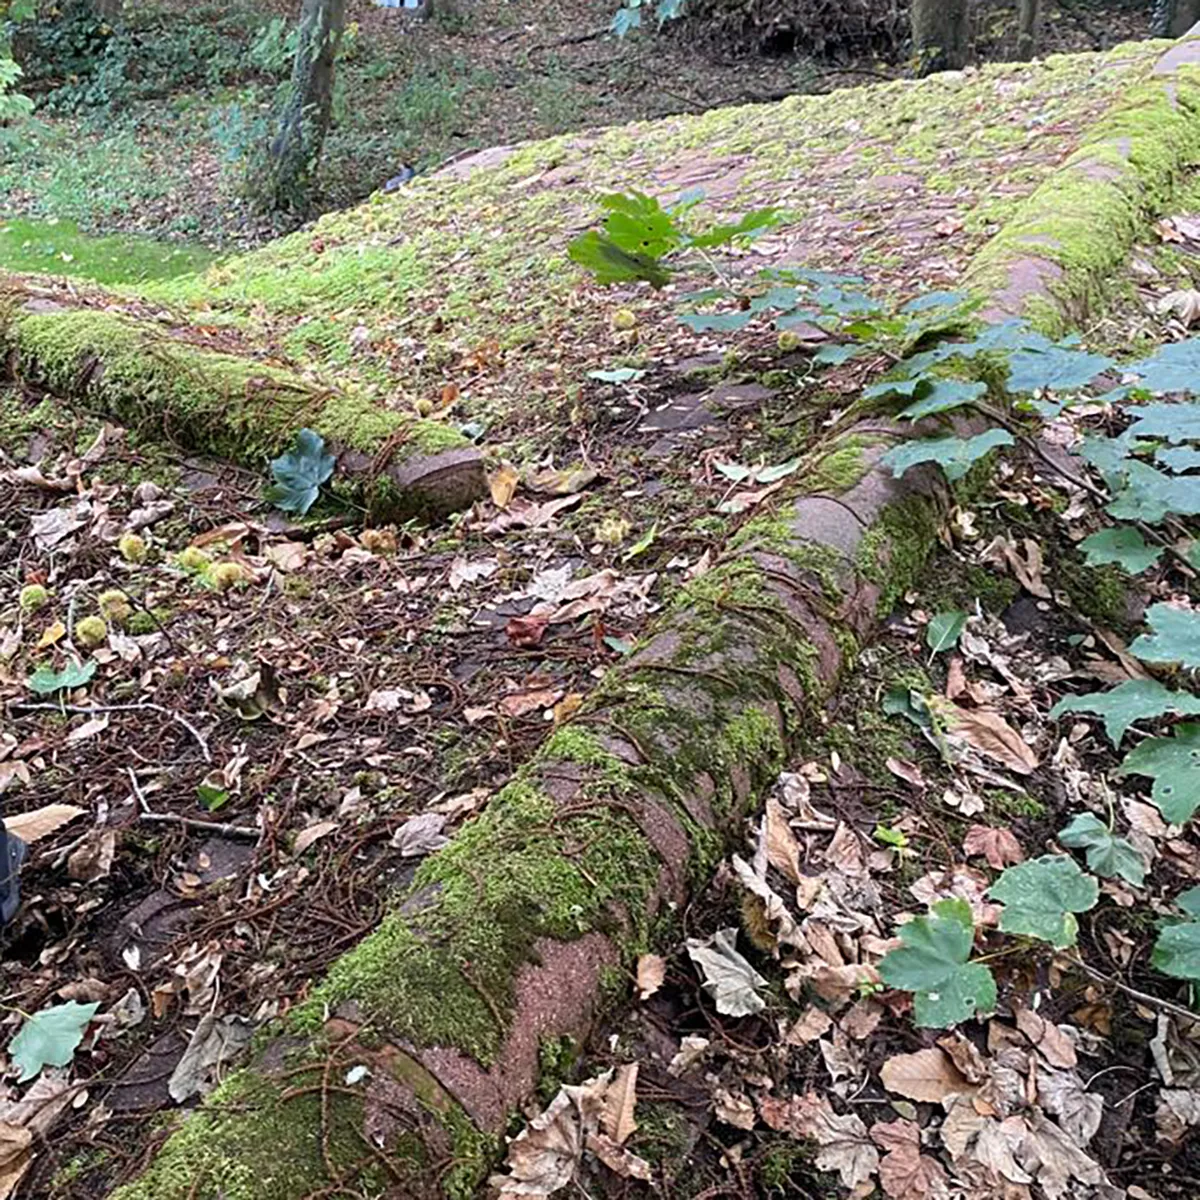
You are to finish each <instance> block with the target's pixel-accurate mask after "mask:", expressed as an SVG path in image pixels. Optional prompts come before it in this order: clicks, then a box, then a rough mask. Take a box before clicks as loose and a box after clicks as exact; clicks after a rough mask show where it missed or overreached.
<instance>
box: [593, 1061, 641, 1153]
mask: <svg viewBox="0 0 1200 1200" xmlns="http://www.w3.org/2000/svg"><path fill="white" fill-rule="evenodd" d="M637 1077H638V1065H637V1063H626V1064H625V1065H624V1066H622V1067H618V1068H617V1070H616V1073H615V1074H614V1075H613V1079H612V1082H611V1083H610V1084H609V1085H608V1087H607V1088H606V1089H605V1092H604V1107H603V1108H602V1109H601V1111H600V1130H601V1132H602V1133H604V1134H605V1136H607V1137H610V1138H612V1140H613V1141H614V1142H615V1143H616V1144H617V1145H618V1146H621V1145H624V1144H625V1142H627V1141H628V1140H629V1137H630V1135H631V1134H633V1133H634V1132H635V1131H636V1130H637V1122H636V1121H635V1120H634V1119H633V1110H634V1108H635V1107H636V1106H637Z"/></svg>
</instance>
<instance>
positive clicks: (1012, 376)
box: [1005, 345, 1115, 395]
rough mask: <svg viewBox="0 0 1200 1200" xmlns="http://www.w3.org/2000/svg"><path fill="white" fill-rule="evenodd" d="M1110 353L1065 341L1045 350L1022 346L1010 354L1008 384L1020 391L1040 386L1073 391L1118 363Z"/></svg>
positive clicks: (1011, 388)
mask: <svg viewBox="0 0 1200 1200" xmlns="http://www.w3.org/2000/svg"><path fill="white" fill-rule="evenodd" d="M1114 365H1115V364H1114V362H1113V360H1112V359H1111V358H1109V357H1108V355H1106V354H1089V353H1088V352H1087V351H1086V350H1072V349H1068V348H1066V347H1064V346H1061V345H1056V346H1050V347H1049V348H1047V349H1045V350H1031V349H1023V350H1018V351H1017V352H1016V353H1015V354H1012V355H1010V356H1009V360H1008V379H1007V381H1006V383H1005V387H1006V388H1007V389H1008V390H1009V391H1010V392H1011V393H1013V395H1017V394H1019V393H1021V392H1032V391H1035V390H1036V389H1037V388H1053V389H1054V391H1056V392H1073V391H1077V390H1078V389H1079V388H1082V387H1086V386H1087V385H1088V384H1089V383H1091V382H1092V380H1093V379H1095V378H1096V376H1097V375H1099V374H1100V373H1101V372H1102V371H1107V370H1108V368H1109V367H1111V366H1114Z"/></svg>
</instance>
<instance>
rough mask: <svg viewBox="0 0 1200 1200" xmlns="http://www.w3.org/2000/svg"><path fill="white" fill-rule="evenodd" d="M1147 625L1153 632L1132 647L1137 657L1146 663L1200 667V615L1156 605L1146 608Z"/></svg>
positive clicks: (1130, 648) (1132, 651)
mask: <svg viewBox="0 0 1200 1200" xmlns="http://www.w3.org/2000/svg"><path fill="white" fill-rule="evenodd" d="M1146 624H1147V625H1149V626H1150V628H1151V630H1152V632H1151V633H1144V634H1142V636H1141V637H1140V638H1137V639H1136V640H1135V641H1134V643H1133V645H1132V646H1130V647H1129V652H1130V653H1131V654H1132V655H1134V657H1136V658H1140V659H1141V660H1142V662H1149V663H1180V664H1181V665H1183V666H1185V667H1188V668H1191V669H1195V668H1196V667H1200V613H1195V612H1193V611H1192V610H1191V609H1190V608H1180V607H1179V606H1178V605H1175V604H1152V605H1151V606H1150V607H1149V608H1148V609H1146Z"/></svg>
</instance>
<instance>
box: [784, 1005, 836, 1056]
mask: <svg viewBox="0 0 1200 1200" xmlns="http://www.w3.org/2000/svg"><path fill="white" fill-rule="evenodd" d="M832 1028H833V1018H832V1017H831V1016H830V1015H829V1014H828V1013H827V1012H826V1011H825V1010H824V1009H821V1008H817V1007H816V1006H815V1005H814V1006H813V1007H812V1008H809V1009H808V1010H807V1011H805V1013H804V1014H803V1015H802V1016H801V1017H800V1018H799V1019H798V1020H797V1021H796V1023H795V1024H794V1025H793V1026H792V1027H791V1029H789V1030H788V1031H787V1036H786V1037H785V1038H784V1039H783V1040H784V1041H785V1042H786V1043H787V1045H789V1046H806V1045H808V1043H809V1042H815V1041H816V1040H817V1039H818V1038H819V1037H822V1036H823V1035H824V1034H826V1033H828V1032H829V1031H830V1029H832Z"/></svg>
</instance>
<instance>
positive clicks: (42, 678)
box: [25, 659, 96, 696]
mask: <svg viewBox="0 0 1200 1200" xmlns="http://www.w3.org/2000/svg"><path fill="white" fill-rule="evenodd" d="M95 673H96V661H95V659H88V661H87V662H84V663H81V662H71V663H68V664H67V665H66V666H65V667H63V669H62V670H61V671H52V670H51V669H50V668H49V667H38V669H37V670H36V671H34V673H33V674H32V675H30V676H29V678H28V679H27V680H26V681H25V683H26V686H27V687H28V688H29V690H30V691H31V692H36V693H37V695H39V696H52V695H53V694H54V693H55V692H58V691H68V692H69V691H72V690H73V689H75V688H77V687H83V685H84V684H85V683H87V682H88V680H89V679H91V677H92V676H93V675H95Z"/></svg>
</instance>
